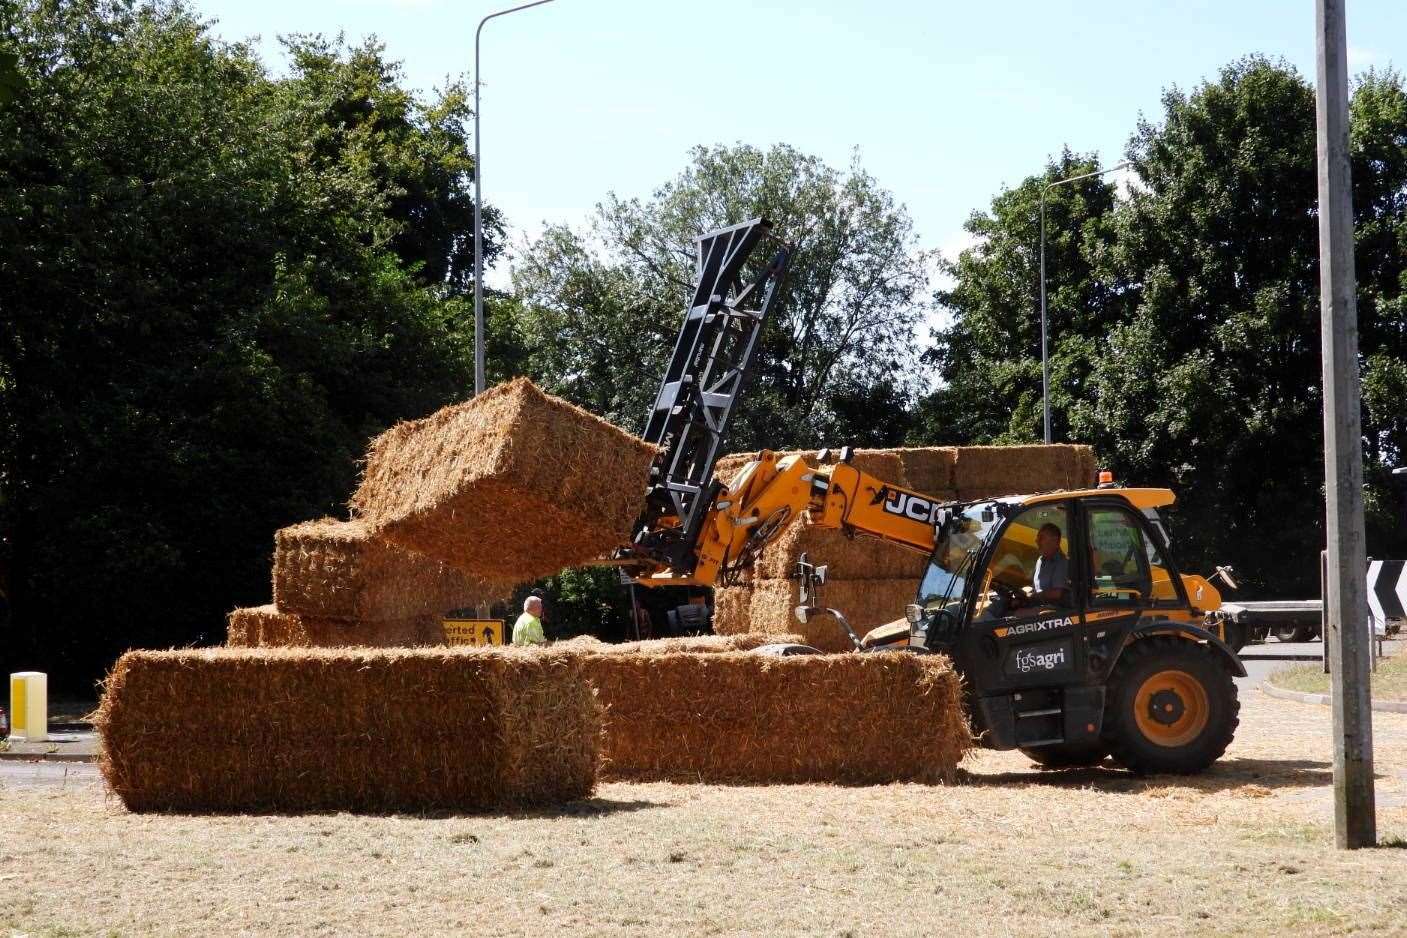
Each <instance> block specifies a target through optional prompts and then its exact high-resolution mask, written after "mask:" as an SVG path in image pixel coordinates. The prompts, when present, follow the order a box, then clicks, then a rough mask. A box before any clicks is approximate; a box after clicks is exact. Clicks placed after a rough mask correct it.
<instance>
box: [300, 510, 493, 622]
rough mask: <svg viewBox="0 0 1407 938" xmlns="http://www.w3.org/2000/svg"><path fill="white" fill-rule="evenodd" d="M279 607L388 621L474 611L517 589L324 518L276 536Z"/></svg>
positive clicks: (356, 525)
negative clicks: (454, 611)
mask: <svg viewBox="0 0 1407 938" xmlns="http://www.w3.org/2000/svg"><path fill="white" fill-rule="evenodd" d="M274 545H275V547H274V605H275V606H277V607H278V608H279V609H281V610H282V611H284V612H293V613H298V614H300V615H305V616H314V617H317V618H324V619H328V618H334V619H336V618H341V619H362V620H372V621H384V620H390V619H409V618H412V617H416V616H423V615H426V614H433V615H441V614H443V613H445V612H447V611H449V610H451V609H460V608H464V607H467V606H475V605H478V604H479V603H480V602H490V601H492V600H494V599H500V598H503V597H505V596H507V595H509V594H510V593H511V592H512V584H511V583H499V584H490V583H486V582H484V581H482V580H476V579H474V578H472V577H470V576H468V575H467V574H465V573H463V572H462V571H460V570H456V569H454V568H453V567H450V566H448V565H447V564H444V563H441V562H440V561H438V560H431V559H430V558H429V557H425V556H422V555H420V554H416V553H414V552H412V551H408V550H405V549H404V548H401V547H397V546H396V545H394V544H391V543H388V542H386V541H383V540H381V539H380V538H377V537H374V536H372V534H371V532H370V530H369V529H368V527H367V525H366V524H365V523H363V522H360V521H337V520H334V519H332V518H324V519H322V520H320V521H308V522H305V523H303V524H295V525H293V526H292V527H287V528H282V529H281V530H279V531H278V533H277V534H275V535H274Z"/></svg>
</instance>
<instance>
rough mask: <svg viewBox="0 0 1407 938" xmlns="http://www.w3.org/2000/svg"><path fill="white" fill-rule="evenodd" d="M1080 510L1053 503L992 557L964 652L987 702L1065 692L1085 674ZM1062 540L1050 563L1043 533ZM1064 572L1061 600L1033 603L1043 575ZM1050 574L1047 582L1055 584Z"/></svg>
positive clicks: (1010, 526)
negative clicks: (1056, 689) (1047, 690)
mask: <svg viewBox="0 0 1407 938" xmlns="http://www.w3.org/2000/svg"><path fill="white" fill-rule="evenodd" d="M1074 517H1075V514H1074V506H1073V505H1072V504H1071V503H1069V502H1064V501H1061V502H1046V503H1042V504H1039V505H1033V506H1029V507H1026V508H1024V509H1022V510H1021V511H1020V512H1019V513H1017V514H1016V515H1014V516H1013V517H1012V518H1011V519H1010V520H1009V521H1008V522H1007V524H1006V526H1005V527H1004V528H1003V529H1002V531H1001V534H1000V535H999V536H998V538H997V539H996V541H995V542H993V544H992V546H991V548H990V551H989V552H988V553H987V555H986V565H985V568H984V570H983V571H982V574H981V576H982V580H981V582H980V583H979V584H978V587H977V589H976V592H975V600H974V605H973V611H972V618H971V620H970V625H969V627H968V628H967V629H965V630H964V634H963V636H962V638H961V639H960V644H961V645H963V646H965V647H963V648H962V649H961V650H960V652H959V655H960V659H961V660H962V661H963V663H964V666H965V667H967V668H969V669H972V670H975V671H976V672H977V673H975V674H973V675H972V677H973V683H974V684H975V685H976V686H978V687H980V688H982V693H983V694H984V695H991V694H999V693H1006V692H1009V691H1012V690H1020V689H1023V688H1036V687H1045V686H1058V685H1063V684H1065V683H1068V682H1069V681H1070V679H1071V678H1072V677H1073V676H1075V675H1077V674H1080V673H1083V662H1082V658H1083V655H1084V653H1085V651H1084V647H1083V645H1082V644H1081V643H1079V642H1076V640H1075V633H1076V632H1077V630H1078V629H1079V627H1080V625H1081V623H1082V616H1083V610H1082V608H1081V596H1082V591H1081V590H1080V589H1078V588H1077V584H1078V583H1080V582H1082V576H1081V573H1080V572H1079V567H1080V565H1079V563H1078V562H1077V560H1078V555H1077V550H1078V545H1079V543H1080V538H1079V537H1077V536H1074V535H1076V534H1077V533H1078V532H1077V531H1076V530H1075V528H1074V524H1073V521H1074ZM1043 531H1046V532H1050V531H1054V532H1057V533H1058V537H1059V541H1058V548H1057V550H1056V551H1055V553H1054V555H1053V556H1052V557H1050V558H1044V557H1043V556H1042V548H1041V540H1042V538H1043V536H1046V535H1043V534H1042V532H1043ZM1048 564H1058V568H1059V570H1060V571H1061V572H1060V574H1059V581H1060V582H1061V583H1062V585H1063V587H1064V589H1063V592H1062V594H1061V595H1058V596H1051V595H1045V596H1042V597H1040V598H1032V597H1031V596H1030V594H1031V593H1033V592H1036V586H1037V582H1036V581H1037V578H1038V573H1039V572H1040V571H1041V570H1042V569H1043V568H1046V567H1047V565H1048ZM1050 573H1051V571H1050V569H1049V568H1047V569H1045V572H1044V573H1042V574H1040V575H1041V577H1042V578H1043V580H1044V581H1045V582H1046V583H1050V582H1054V580H1052V578H1051V576H1050Z"/></svg>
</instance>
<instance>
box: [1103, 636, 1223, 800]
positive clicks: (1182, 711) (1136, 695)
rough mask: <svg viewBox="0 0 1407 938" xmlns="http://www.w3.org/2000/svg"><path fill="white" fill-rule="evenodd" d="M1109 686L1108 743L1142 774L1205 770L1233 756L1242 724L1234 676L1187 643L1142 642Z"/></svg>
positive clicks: (1122, 658) (1127, 654)
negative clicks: (1226, 754)
mask: <svg viewBox="0 0 1407 938" xmlns="http://www.w3.org/2000/svg"><path fill="white" fill-rule="evenodd" d="M1109 683H1110V687H1109V703H1108V704H1107V709H1106V712H1105V717H1104V726H1105V738H1106V739H1107V740H1108V742H1109V746H1110V749H1111V751H1112V754H1113V756H1114V760H1115V761H1116V762H1118V763H1119V764H1120V765H1122V766H1124V767H1125V768H1127V769H1130V770H1132V771H1134V772H1137V773H1138V774H1140V775H1146V774H1152V773H1157V772H1172V773H1178V774H1187V773H1192V772H1200V771H1202V770H1203V769H1205V768H1206V767H1207V766H1209V765H1211V764H1212V763H1213V762H1215V761H1216V760H1217V759H1219V758H1220V757H1221V755H1222V753H1224V752H1226V747H1227V746H1229V745H1230V744H1231V738H1232V736H1233V735H1235V732H1236V726H1237V725H1238V723H1239V722H1240V720H1239V714H1240V710H1241V705H1240V702H1239V701H1238V700H1237V698H1236V684H1235V682H1233V681H1232V679H1231V673H1230V671H1229V670H1227V668H1226V666H1225V665H1224V664H1223V663H1222V661H1221V660H1220V658H1218V657H1217V656H1216V655H1215V654H1214V653H1213V651H1212V650H1211V649H1210V648H1208V647H1206V646H1204V645H1200V644H1198V643H1196V642H1193V641H1189V640H1187V639H1180V638H1171V637H1155V638H1148V639H1143V640H1140V641H1137V642H1134V643H1133V644H1132V645H1130V646H1129V647H1128V648H1127V649H1126V650H1125V651H1124V653H1123V655H1122V656H1120V658H1119V663H1118V664H1117V665H1116V666H1115V668H1114V673H1113V675H1111V677H1110V681H1109Z"/></svg>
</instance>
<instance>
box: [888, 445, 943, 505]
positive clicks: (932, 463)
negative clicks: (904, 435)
mask: <svg viewBox="0 0 1407 938" xmlns="http://www.w3.org/2000/svg"><path fill="white" fill-rule="evenodd" d="M894 453H895V455H897V456H898V457H899V461H900V462H902V463H903V464H904V476H905V477H906V478H907V479H908V480H909V484H908V487H909V488H911V489H913V490H914V491H915V492H922V493H923V494H925V495H929V496H936V495H937V494H938V493H941V492H947V491H950V490H951V489H953V488H954V487H955V486H954V485H953V465H954V464H955V463H956V461H957V455H958V450H957V447H955V446H914V447H906V448H904V449H896V450H894Z"/></svg>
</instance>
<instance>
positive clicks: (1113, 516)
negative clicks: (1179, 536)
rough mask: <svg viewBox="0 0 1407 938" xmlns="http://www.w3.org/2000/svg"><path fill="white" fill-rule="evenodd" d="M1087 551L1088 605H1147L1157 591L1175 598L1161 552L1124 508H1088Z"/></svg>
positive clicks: (1158, 593) (1156, 594)
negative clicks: (1088, 558)
mask: <svg viewBox="0 0 1407 938" xmlns="http://www.w3.org/2000/svg"><path fill="white" fill-rule="evenodd" d="M1089 553H1090V606H1091V607H1093V608H1109V607H1111V606H1113V607H1120V606H1131V607H1138V606H1146V605H1149V604H1151V603H1152V601H1153V600H1154V599H1155V598H1156V597H1157V596H1158V595H1160V594H1162V595H1164V596H1166V597H1171V598H1173V599H1176V597H1177V591H1176V588H1175V587H1174V585H1173V583H1172V578H1171V577H1170V576H1169V575H1168V569H1167V566H1166V564H1163V563H1162V562H1161V559H1162V558H1161V555H1160V554H1158V553H1157V549H1156V547H1154V545H1152V544H1151V543H1149V542H1148V539H1147V538H1145V537H1144V536H1143V528H1142V527H1141V526H1140V525H1139V523H1138V521H1137V520H1136V519H1135V518H1134V517H1133V515H1132V514H1131V513H1130V512H1128V511H1126V510H1125V509H1122V508H1117V507H1112V506H1110V507H1099V508H1092V509H1090V512H1089ZM1155 557H1156V558H1157V561H1156V562H1155V561H1154V560H1153V558H1155ZM1154 568H1156V569H1157V571H1158V575H1157V576H1155V575H1154V573H1153V571H1154Z"/></svg>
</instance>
